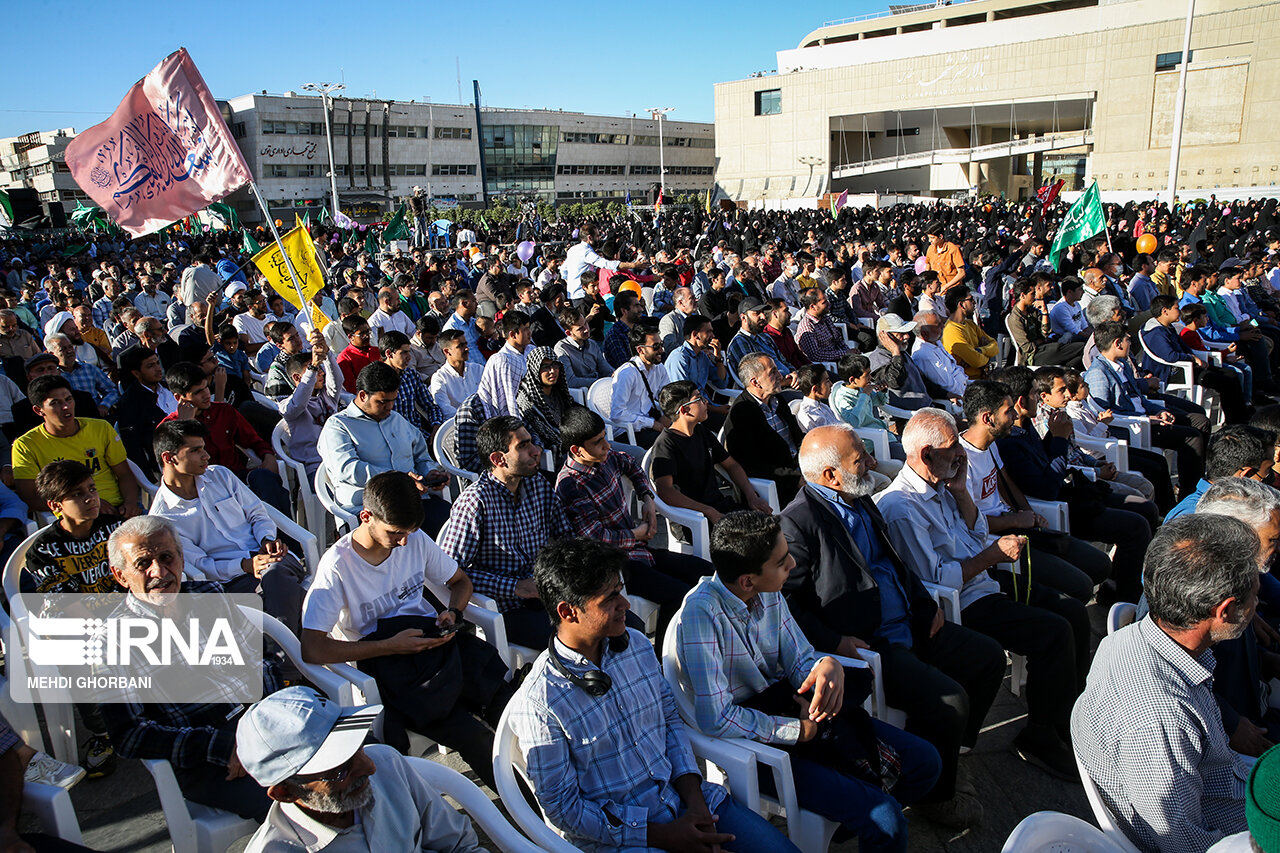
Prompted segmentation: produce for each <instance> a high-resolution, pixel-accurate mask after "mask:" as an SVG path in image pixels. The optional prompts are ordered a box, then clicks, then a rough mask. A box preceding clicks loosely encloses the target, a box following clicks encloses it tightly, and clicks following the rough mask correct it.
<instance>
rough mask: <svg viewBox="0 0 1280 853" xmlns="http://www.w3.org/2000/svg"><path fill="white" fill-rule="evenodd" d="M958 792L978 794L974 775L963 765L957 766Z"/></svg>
mask: <svg viewBox="0 0 1280 853" xmlns="http://www.w3.org/2000/svg"><path fill="white" fill-rule="evenodd" d="M956 793H959V794H968V795H969V796H971V797H976V796H978V788H977V786H976V785H974V784H973V776H972V775H970V773H969V771H968V770H965V769H964V768H963V767H957V768H956Z"/></svg>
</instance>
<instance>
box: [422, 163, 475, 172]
mask: <svg viewBox="0 0 1280 853" xmlns="http://www.w3.org/2000/svg"><path fill="white" fill-rule="evenodd" d="M475 173H476V166H475V164H474V163H471V164H468V165H465V166H464V165H440V164H436V165H434V166H432V167H431V174H433V175H474V174H475Z"/></svg>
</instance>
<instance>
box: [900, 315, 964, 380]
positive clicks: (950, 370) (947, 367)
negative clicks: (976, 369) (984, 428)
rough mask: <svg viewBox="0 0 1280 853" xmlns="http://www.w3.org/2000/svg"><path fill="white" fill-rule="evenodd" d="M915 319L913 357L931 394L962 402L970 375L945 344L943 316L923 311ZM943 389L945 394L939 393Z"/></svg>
mask: <svg viewBox="0 0 1280 853" xmlns="http://www.w3.org/2000/svg"><path fill="white" fill-rule="evenodd" d="M913 319H914V320H915V323H916V343H915V347H914V348H913V349H912V352H911V360H912V361H914V362H915V364H916V367H918V368H920V372H921V373H923V374H924V379H925V385H926V387H928V388H929V391H930V392H931V394H930V396H935V397H948V398H950V399H951V400H952V401H953V402H954V401H958V400H959V399H960V398H961V397H963V396H964V389H965V388H966V387H967V386H968V384H969V377H968V376H966V375H965V372H964V368H962V367H961V366H960V365H959V364H958V363H956V360H955V358H954V357H953V356H952V355H951V353H949V352H947V350H946V349H945V348H944V347H943V346H942V318H940V317H939V316H938V315H937V314H935V313H933V312H932V311H920V312H917V313H916V315H915V317H914V318H913ZM934 386H936V387H934ZM939 391H940V392H941V393H937V392H939Z"/></svg>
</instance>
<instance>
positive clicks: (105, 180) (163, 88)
mask: <svg viewBox="0 0 1280 853" xmlns="http://www.w3.org/2000/svg"><path fill="white" fill-rule="evenodd" d="M66 156H67V160H66V162H67V166H68V168H69V169H70V170H71V176H72V177H73V178H74V179H75V181H76V183H77V184H79V185H80V188H81V189H83V190H84V191H85V192H86V193H88V195H89V197H90V198H91V199H93V201H94V202H95V203H97V204H98V206H99V207H101V208H102V209H103V211H105V212H106V213H107V215H108V216H110V217H111V218H112V219H113V220H115V222H117V223H118V224H119V225H120V227H122V228H124V229H125V230H126V231H128V232H129V233H130V234H132V235H133V236H135V237H141V236H143V235H145V234H150V233H152V232H154V231H159V230H160V229H161V228H164V227H165V226H166V225H168V224H169V223H171V222H174V221H176V220H179V219H182V218H183V217H186V216H190V215H191V214H193V213H195V212H196V211H199V210H202V209H204V208H205V207H206V206H208V205H209V204H210V203H211V202H216V201H219V200H221V199H222V198H223V197H225V196H226V195H227V194H228V193H230V192H232V191H233V190H235V189H237V188H239V187H241V186H243V185H244V184H246V183H248V182H249V181H250V180H251V178H252V175H251V174H250V172H249V166H248V164H247V163H246V162H245V160H244V155H243V154H242V153H241V152H240V149H239V147H237V146H236V143H235V141H234V140H233V139H232V138H231V134H230V132H229V131H228V130H227V125H226V123H225V122H224V121H223V120H222V114H221V112H220V111H219V110H218V106H217V104H216V103H214V100H213V96H212V95H211V94H210V93H209V89H208V87H207V86H206V85H205V82H204V79H203V78H202V77H201V76H200V72H199V71H198V70H196V66H195V63H194V62H192V61H191V57H190V55H188V53H187V51H186V48H181V49H179V50H178V51H177V52H176V53H172V54H170V55H169V56H167V57H165V59H164V61H163V62H161V63H160V64H159V65H157V66H156V67H155V68H153V69H152V70H151V72H150V73H149V74H147V76H146V77H143V78H142V79H141V80H139V81H138V82H137V83H135V84H134V86H133V88H131V89H130V90H129V93H128V94H127V95H125V97H124V100H123V101H121V102H120V106H118V107H116V111H115V112H114V113H112V114H111V117H110V118H109V119H107V120H106V121H104V122H102V123H101V124H98V125H95V126H93V127H91V128H89V129H88V130H86V131H85V132H83V133H81V134H80V135H79V136H77V137H76V138H75V139H73V140H72V141H71V143H70V144H69V145H68V146H67V155H66Z"/></svg>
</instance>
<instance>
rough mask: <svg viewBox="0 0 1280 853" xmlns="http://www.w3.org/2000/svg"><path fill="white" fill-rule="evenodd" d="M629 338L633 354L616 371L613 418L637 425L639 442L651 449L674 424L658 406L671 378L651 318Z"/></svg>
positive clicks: (611, 407) (615, 421)
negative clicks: (661, 393)
mask: <svg viewBox="0 0 1280 853" xmlns="http://www.w3.org/2000/svg"><path fill="white" fill-rule="evenodd" d="M629 340H630V342H631V351H632V353H633V354H632V356H631V358H629V359H628V360H627V361H625V362H624V363H623V364H622V365H621V366H619V367H618V369H617V370H616V371H614V374H613V389H612V390H613V393H612V395H611V397H610V400H609V419H610V420H611V421H613V422H614V423H616V424H623V425H630V426H632V427H634V428H635V431H636V444H638V445H640V446H641V447H644V448H649V447H652V446H653V442H654V440H655V439H657V437H658V434H659V433H660V432H661V431H662V430H663V429H665V428H666V427H668V426H670V425H671V422H670V421H668V420H667V417H666V415H664V414H662V410H661V408H659V406H658V392H659V391H661V390H662V389H663V388H664V387H666V385H667V382H668V381H669V380H668V378H667V368H666V366H665V365H663V363H662V358H663V351H662V338H661V336H660V335H659V334H658V330H657V328H656V327H655V326H654V325H653V323H652V322H651V321H644V320H642V321H640V322H638V323H636V324H635V325H634V326H632V327H631V336H630V339H629Z"/></svg>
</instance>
